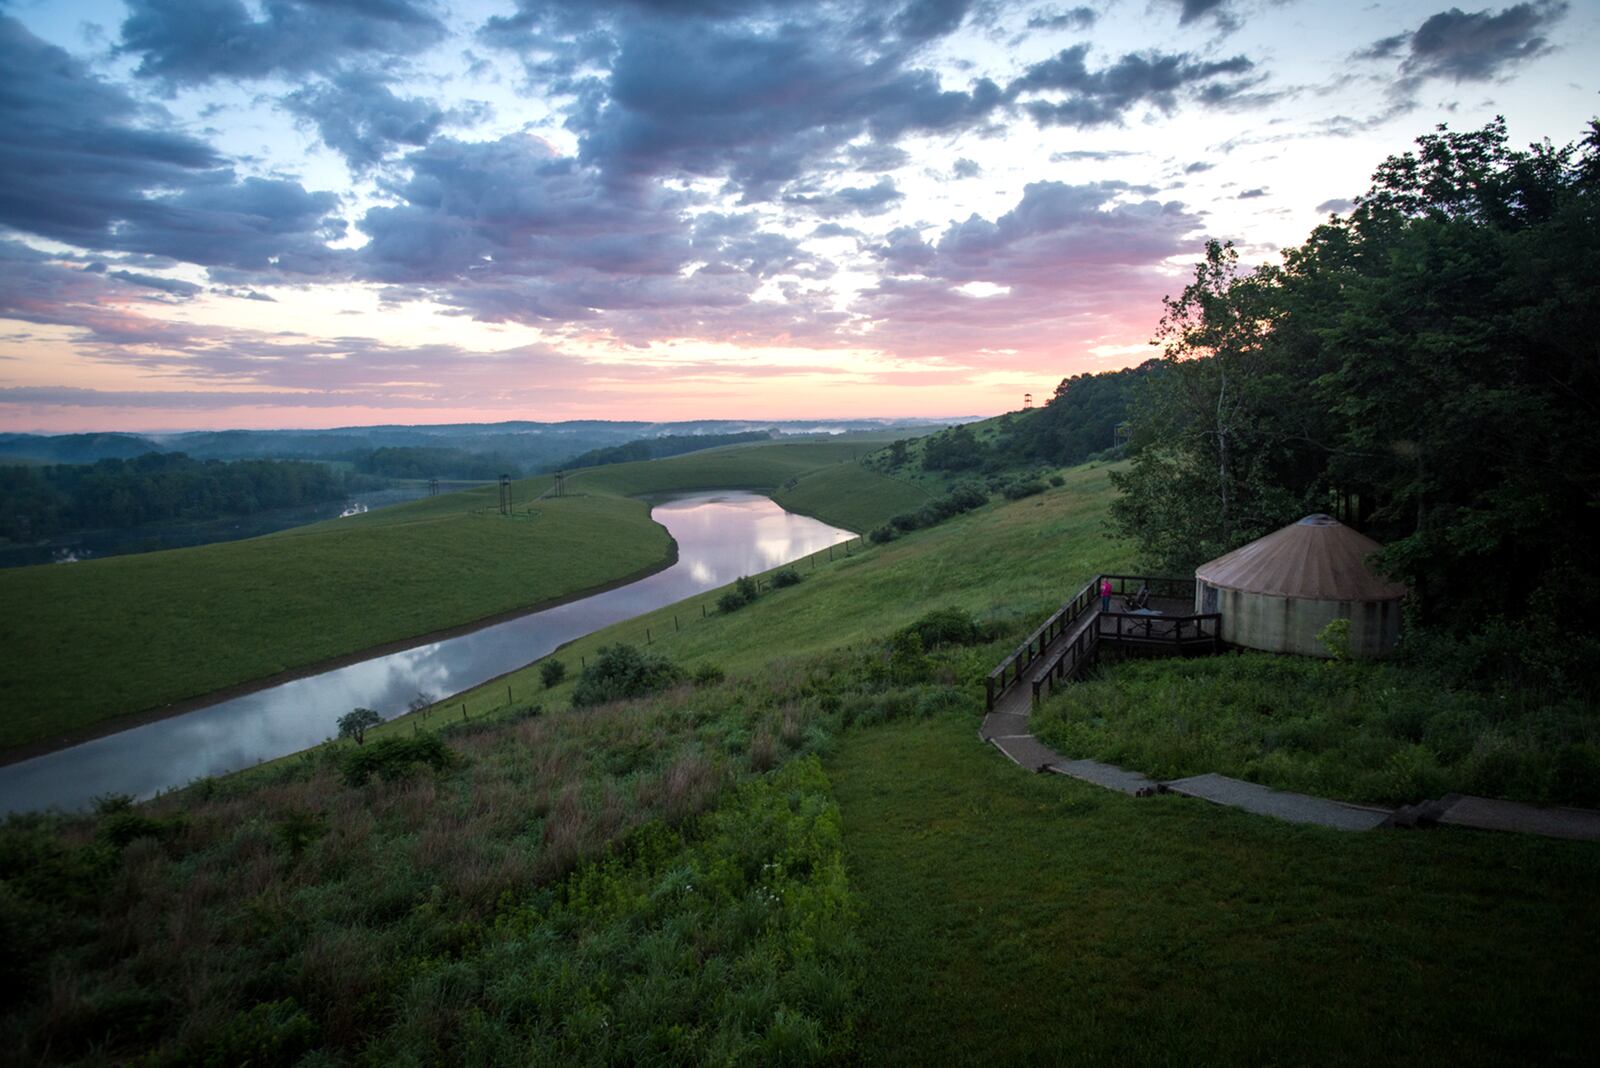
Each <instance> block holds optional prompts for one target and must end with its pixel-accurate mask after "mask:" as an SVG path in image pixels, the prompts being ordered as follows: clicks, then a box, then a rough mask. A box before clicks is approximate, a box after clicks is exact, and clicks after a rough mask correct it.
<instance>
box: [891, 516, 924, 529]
mask: <svg viewBox="0 0 1600 1068" xmlns="http://www.w3.org/2000/svg"><path fill="white" fill-rule="evenodd" d="M889 525H890V526H891V527H893V528H894V529H895V530H898V531H901V532H902V533H906V534H909V533H911V531H913V530H916V529H917V528H918V527H920V526H922V520H921V519H919V518H918V517H917V514H916V513H914V512H901V513H900V514H899V515H897V516H895V517H894V518H893V519H891V520H889Z"/></svg>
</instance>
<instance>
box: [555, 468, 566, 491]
mask: <svg viewBox="0 0 1600 1068" xmlns="http://www.w3.org/2000/svg"><path fill="white" fill-rule="evenodd" d="M566 491H567V473H566V472H565V471H557V472H556V485H555V493H556V496H557V497H560V496H562V495H563V494H564V493H566Z"/></svg>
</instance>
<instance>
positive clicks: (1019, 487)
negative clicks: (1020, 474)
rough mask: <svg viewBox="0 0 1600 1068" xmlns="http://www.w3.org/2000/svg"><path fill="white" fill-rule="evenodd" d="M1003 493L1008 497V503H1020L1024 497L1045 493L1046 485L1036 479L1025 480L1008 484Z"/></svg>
mask: <svg viewBox="0 0 1600 1068" xmlns="http://www.w3.org/2000/svg"><path fill="white" fill-rule="evenodd" d="M1001 492H1002V493H1004V494H1005V495H1006V500H1008V501H1020V500H1022V498H1024V497H1032V496H1033V495H1034V494H1036V493H1043V492H1044V483H1043V482H1040V481H1039V480H1038V479H1036V478H1029V479H1023V480H1021V481H1017V482H1010V483H1007V484H1006V487H1005V489H1003V490H1002V491H1001Z"/></svg>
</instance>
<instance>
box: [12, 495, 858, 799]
mask: <svg viewBox="0 0 1600 1068" xmlns="http://www.w3.org/2000/svg"><path fill="white" fill-rule="evenodd" d="M651 515H652V516H653V517H654V519H655V520H656V522H658V523H660V524H662V525H663V526H665V527H666V528H667V530H668V531H669V532H670V533H671V534H672V537H673V538H674V539H675V540H676V541H677V543H678V561H677V563H675V564H673V565H672V566H671V567H668V568H666V569H665V570H663V571H658V572H656V573H655V574H654V575H650V576H648V577H646V578H642V579H640V580H639V581H637V582H633V583H630V584H628V585H626V586H621V587H618V588H617V589H614V590H607V591H606V592H604V593H597V594H594V595H593V596H590V597H584V598H582V599H580V600H576V601H571V602H569V603H567V604H563V605H557V606H556V607H554V608H547V609H544V610H542V611H538V612H530V613H529V614H527V615H524V616H518V617H517V618H515V619H511V620H506V621H504V622H501V623H496V624H493V625H491V626H486V627H483V628H482V629H480V630H475V631H472V632H470V633H468V634H461V635H457V636H455V637H452V638H447V639H444V640H441V641H436V642H430V643H427V644H423V645H418V646H415V647H413V648H410V649H405V650H402V651H400V652H397V653H390V654H388V655H385V656H375V657H373V658H372V659H370V660H363V661H360V662H359V663H355V664H349V665H346V666H344V667H340V668H334V669H332V670H329V671H325V672H322V673H321V674H317V675H309V676H307V677H305V678H302V679H296V680H294V681H293V682H286V683H283V684H282V685H279V686H273V687H271V688H270V689H265V690H258V691H256V692H255V693H250V694H246V695H244V696H242V697H236V698H233V699H231V700H226V701H220V702H218V703H217V704H214V705H208V706H206V707H204V708H199V709H196V710H194V711H192V712H187V713H184V714H183V715H179V716H173V717H170V718H168V719H163V720H158V721H156V722H154V723H147V724H144V725H143V726H139V727H133V728H130V729H128V730H126V731H122V732H120V733H118V734H113V735H108V736H106V737H104V738H97V739H95V740H94V741H91V742H84V743H83V744H81V745H75V746H72V747H71V748H68V749H61V750H57V751H56V752H54V753H47V754H45V755H44V756H40V757H35V758H33V759H31V760H24V761H20V762H18V763H16V764H11V765H7V766H5V767H0V813H7V812H22V811H32V810H36V809H43V808H50V807H60V808H65V809H72V808H81V807H84V806H86V805H87V804H88V803H89V801H90V800H91V799H93V798H94V797H97V796H99V795H102V794H108V793H119V794H130V795H132V796H134V797H136V798H140V799H143V798H147V797H151V796H153V795H155V794H157V793H159V792H161V791H162V790H168V789H172V788H173V787H177V786H183V785H186V784H187V783H189V782H192V781H193V780H195V779H198V778H203V777H205V776H208V775H220V774H223V773H225V772H229V771H236V770H238V769H240V768H246V767H249V766H251V765H253V764H257V763H259V762H261V761H263V760H270V759H272V758H274V757H280V756H283V755H285V754H287V753H294V752H298V751H299V750H301V749H305V748H307V747H309V746H313V745H316V744H317V743H319V742H321V741H324V740H325V739H327V738H328V737H330V736H331V735H333V734H334V733H335V727H334V721H335V720H336V719H337V718H338V717H339V716H340V715H342V714H344V713H345V712H348V711H350V710H351V709H352V708H356V707H362V708H371V709H375V710H377V711H378V712H379V713H381V714H382V715H383V716H384V718H386V719H387V718H389V717H390V716H393V715H395V714H396V713H399V712H404V711H405V710H406V707H407V705H408V704H409V702H410V701H411V700H412V699H413V698H414V697H416V696H417V694H418V693H419V692H423V693H426V694H428V695H430V696H432V697H434V698H439V697H442V696H445V695H448V694H453V693H460V692H462V691H464V690H469V689H471V688H472V687H474V686H477V685H479V684H480V683H482V682H485V681H487V680H489V679H492V678H495V677H496V676H498V675H503V674H505V673H506V672H508V671H512V670H515V669H516V668H519V667H522V666H523V665H525V664H529V663H531V662H533V661H535V660H538V659H539V658H541V657H543V656H545V655H547V654H548V653H550V652H551V651H552V650H554V649H556V648H558V647H559V646H561V645H562V644H564V643H566V642H569V641H571V640H572V639H574V638H578V637H581V636H583V635H585V634H589V633H591V632H593V631H596V630H598V629H600V628H601V627H605V626H609V625H610V624H612V623H618V622H621V621H623V620H626V619H631V618H633V617H634V616H637V615H640V614H641V613H644V612H649V611H652V610H654V609H657V608H661V607H663V606H665V605H669V604H672V603H673V602H675V601H681V600H683V599H684V598H686V597H691V596H693V595H694V594H696V593H701V592H704V591H706V590H710V589H715V588H716V587H718V586H723V585H726V584H727V583H730V582H732V581H733V580H734V579H736V578H738V577H739V576H741V575H751V574H755V573H757V572H761V571H766V570H768V569H770V568H773V567H776V566H778V565H780V564H784V563H788V562H790V561H793V560H798V559H800V558H802V557H804V556H808V555H810V554H811V553H814V552H818V551H820V550H825V549H827V548H828V547H829V546H830V545H836V544H838V543H840V542H843V541H846V540H848V539H849V538H852V537H854V535H853V534H852V533H851V532H849V531H846V530H840V529H838V528H837V527H831V526H829V525H828V524H826V523H823V522H821V521H820V520H816V519H811V518H808V517H806V516H801V515H795V514H793V513H790V512H786V511H784V510H783V509H782V508H780V507H778V505H776V504H774V503H773V502H772V501H771V500H769V499H767V498H766V497H762V496H759V495H757V494H754V493H739V492H734V493H727V492H724V493H701V494H694V495H691V496H680V497H676V498H673V499H669V500H664V501H661V502H659V503H657V504H656V505H655V506H654V508H653V510H652V512H651ZM689 611H692V612H694V613H695V618H698V609H690V610H689ZM684 622H685V624H687V623H688V618H685V620H684ZM130 637H131V636H130ZM640 637H641V639H642V637H643V636H642V635H641V636H640ZM577 667H578V665H577V664H571V665H569V669H570V670H573V671H576V669H577ZM524 685H526V684H524ZM523 696H524V697H532V696H534V695H532V694H526V695H523Z"/></svg>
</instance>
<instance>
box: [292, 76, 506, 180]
mask: <svg viewBox="0 0 1600 1068" xmlns="http://www.w3.org/2000/svg"><path fill="white" fill-rule="evenodd" d="M283 104H284V106H285V107H286V108H288V109H289V111H291V112H292V113H294V114H295V115H297V116H299V117H301V118H303V119H305V120H307V121H308V122H310V123H312V124H313V125H315V127H316V129H317V132H318V134H320V135H321V137H322V140H323V143H324V144H326V145H327V146H328V147H329V148H331V149H333V150H334V151H336V152H338V153H339V154H340V155H342V156H344V158H345V160H346V162H348V163H349V164H350V167H351V169H352V170H356V171H364V170H367V169H369V168H371V167H372V166H374V165H376V164H377V163H378V162H379V161H380V160H382V159H383V158H384V157H385V156H387V155H389V154H390V153H391V152H394V151H395V150H397V149H403V148H406V147H414V148H420V147H422V146H423V145H425V144H427V143H428V142H429V141H430V140H432V139H433V137H434V135H435V134H437V133H438V132H439V129H440V128H441V127H442V126H444V125H445V124H446V123H450V122H463V121H466V122H470V121H473V120H474V119H476V118H478V117H479V112H478V111H471V112H464V111H462V110H460V109H454V110H446V109H443V108H441V107H439V106H438V105H437V104H435V103H434V102H432V101H430V100H426V99H424V98H422V97H401V96H397V95H395V92H394V90H392V89H391V88H390V87H389V80H388V78H386V77H385V76H383V75H381V74H378V73H375V72H372V71H346V72H343V73H341V74H339V75H337V76H335V77H334V78H332V79H330V80H328V81H326V82H321V83H318V84H315V85H309V86H306V87H305V88H303V89H298V90H296V91H295V92H292V93H290V94H288V95H287V96H286V97H284V99H283Z"/></svg>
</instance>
